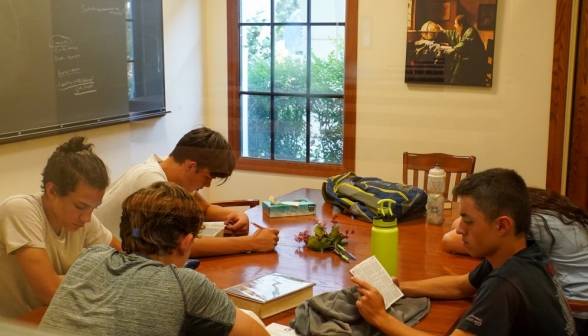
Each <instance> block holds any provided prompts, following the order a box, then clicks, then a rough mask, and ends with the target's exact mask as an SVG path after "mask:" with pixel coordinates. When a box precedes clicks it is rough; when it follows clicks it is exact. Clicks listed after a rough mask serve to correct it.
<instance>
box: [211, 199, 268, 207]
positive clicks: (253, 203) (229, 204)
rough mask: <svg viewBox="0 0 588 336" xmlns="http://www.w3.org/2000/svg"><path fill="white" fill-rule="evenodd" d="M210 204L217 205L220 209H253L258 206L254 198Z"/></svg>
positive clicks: (257, 201)
mask: <svg viewBox="0 0 588 336" xmlns="http://www.w3.org/2000/svg"><path fill="white" fill-rule="evenodd" d="M211 204H214V205H218V206H221V207H238V206H248V207H249V208H253V207H256V206H258V205H259V200H258V199H256V198H247V199H238V200H231V201H219V202H212V203H211Z"/></svg>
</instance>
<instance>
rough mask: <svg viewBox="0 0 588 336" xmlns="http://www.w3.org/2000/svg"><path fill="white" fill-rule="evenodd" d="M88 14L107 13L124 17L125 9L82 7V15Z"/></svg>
mask: <svg viewBox="0 0 588 336" xmlns="http://www.w3.org/2000/svg"><path fill="white" fill-rule="evenodd" d="M88 12H98V13H108V14H111V15H124V14H125V8H124V7H95V6H86V5H82V13H88Z"/></svg>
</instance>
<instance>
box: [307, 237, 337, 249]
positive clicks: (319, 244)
mask: <svg viewBox="0 0 588 336" xmlns="http://www.w3.org/2000/svg"><path fill="white" fill-rule="evenodd" d="M306 247H308V248H309V249H311V250H315V251H319V250H326V249H329V248H333V246H332V245H331V244H329V242H328V241H326V240H320V239H319V237H317V236H311V237H310V238H309V239H308V243H307V244H306Z"/></svg>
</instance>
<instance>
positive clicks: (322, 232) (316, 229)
mask: <svg viewBox="0 0 588 336" xmlns="http://www.w3.org/2000/svg"><path fill="white" fill-rule="evenodd" d="M314 234H315V235H317V236H319V237H322V236H324V235H326V234H327V232H326V231H325V229H323V227H322V226H321V225H320V224H317V225H316V226H315V227H314Z"/></svg>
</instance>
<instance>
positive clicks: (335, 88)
mask: <svg viewBox="0 0 588 336" xmlns="http://www.w3.org/2000/svg"><path fill="white" fill-rule="evenodd" d="M276 8H278V11H277V12H276V19H277V20H278V22H284V21H286V19H287V18H288V17H289V16H290V14H291V13H292V12H293V11H294V10H296V9H297V8H298V6H297V4H296V0H281V1H277V4H276ZM252 22H254V23H256V22H257V21H255V19H253V20H252ZM282 28H284V27H283V26H276V38H277V39H279V37H278V36H282V34H283V29H282ZM263 29H269V28H267V27H262V26H248V27H247V29H246V30H245V32H246V34H247V35H246V40H247V45H245V46H242V47H243V48H247V51H248V64H247V67H248V72H247V73H248V75H247V78H243V79H242V80H245V81H247V86H248V87H247V91H248V92H270V89H271V62H270V60H271V57H272V54H271V45H272V43H271V40H270V38H269V34H265V35H267V36H266V37H264V38H261V39H260V35H261V34H262V33H263ZM333 43H334V46H335V48H334V50H333V51H331V52H330V53H329V54H328V55H327V57H325V58H320V57H318V56H316V55H315V54H314V53H312V52H311V57H310V59H311V65H310V66H311V72H310V74H311V78H310V85H311V87H310V93H311V94H326V95H329V97H321V96H320V95H319V96H318V97H311V98H308V97H305V96H303V95H304V94H305V93H306V91H307V88H306V86H307V78H306V76H307V62H306V57H301V56H298V55H296V56H290V55H287V56H281V55H280V56H279V57H276V56H274V111H275V112H274V130H275V132H274V158H275V159H276V160H287V161H299V162H306V156H307V146H308V147H309V148H310V150H309V152H310V157H309V162H313V163H329V164H340V163H341V162H342V156H343V98H342V97H343V74H344V60H343V55H344V44H343V42H342V41H334V42H333ZM283 93H289V94H301V95H302V96H289V95H281V94H283ZM333 95H335V98H333ZM244 97H247V98H246V99H243V100H242V108H243V105H245V104H246V105H247V110H248V118H247V120H248V121H247V125H243V127H247V129H248V133H247V134H248V136H247V143H248V144H249V146H248V153H247V154H248V155H247V156H248V157H252V158H261V159H271V144H270V139H271V115H270V102H271V100H270V97H269V96H267V95H257V94H244ZM307 99H308V101H309V107H310V118H311V120H310V126H311V129H310V130H307V120H306V119H307V114H306V108H307ZM307 132H310V143H309V144H307Z"/></svg>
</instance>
